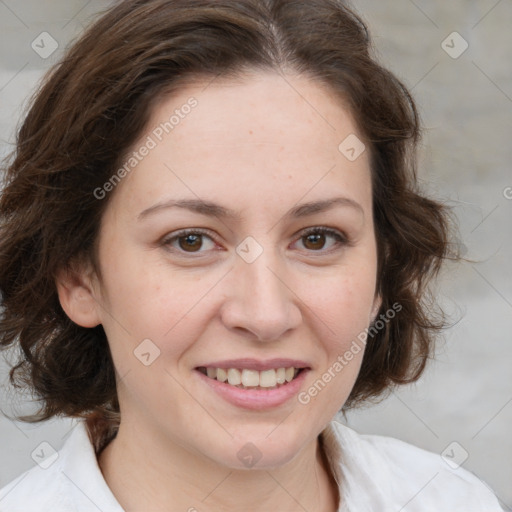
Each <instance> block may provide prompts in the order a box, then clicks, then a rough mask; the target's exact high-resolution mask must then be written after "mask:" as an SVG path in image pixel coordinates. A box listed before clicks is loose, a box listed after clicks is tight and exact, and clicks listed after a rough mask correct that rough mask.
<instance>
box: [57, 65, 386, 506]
mask: <svg viewBox="0 0 512 512" xmlns="http://www.w3.org/2000/svg"><path fill="white" fill-rule="evenodd" d="M207 83H209V85H208V86H206V84H207ZM192 96H193V97H194V98H196V99H197V101H198V105H197V106H196V107H195V108H194V109H193V110H192V111H191V113H190V114H188V115H187V116H186V117H185V118H184V119H183V120H180V123H179V124H178V125H177V126H175V128H174V130H173V131H172V133H170V134H169V135H166V136H165V137H164V138H163V140H162V141H161V142H159V144H158V145H157V146H156V147H155V148H154V149H152V150H151V151H150V152H149V154H148V155H147V156H146V157H145V158H144V159H143V160H142V161H141V162H140V163H139V164H138V165H137V167H136V168H135V170H134V171H133V172H131V173H130V174H129V175H128V176H126V177H125V178H124V179H123V181H122V182H121V183H120V184H119V185H118V186H117V188H116V190H115V191H114V193H113V194H112V197H110V198H109V201H110V202H109V205H108V207H107V209H106V212H105V214H104V217H103V219H102V227H101V233H100V239H99V262H100V268H101V279H100V278H99V277H98V276H96V275H95V274H94V272H92V271H91V270H90V269H87V268H84V269H83V270H82V271H81V272H79V273H75V274H73V275H70V274H69V273H67V274H65V275H62V276H61V277H60V278H59V282H58V289H59V296H60V299H61V303H62V305H63V307H64V309H65V311H66V312H67V314H68V315H69V316H70V318H71V319H72V320H74V321H75V322H76V323H78V324H80V325H83V326H88V327H90V326H94V325H98V324H99V323H101V324H102V325H103V327H104V329H105V331H106V334H107V337H108V340H109V344H110V347H111V351H112V356H113V360H114V365H115V368H116V371H117V374H118V394H119V402H120V407H121V417H122V421H121V426H120V429H119V433H118V435H117V437H116V439H115V440H114V441H112V442H111V443H110V444H109V446H108V447H107V448H106V449H105V450H104V451H103V452H102V454H101V456H100V457H99V463H100V467H101V469H102V471H103V474H104V476H105V479H106V481H107V483H108V485H109V486H110V488H111V489H112V492H113V493H114V495H115V496H116V498H117V499H118V501H119V502H120V503H121V505H122V506H123V507H124V508H125V510H127V511H131V510H166V511H168V510H173V511H174V510H176V511H178V510H179V511H183V510H190V509H193V508H195V509H197V510H198V511H200V512H203V511H214V510H215V511H218V510H236V511H238V510H251V511H253V512H258V511H259V510H262V511H263V510H265V511H267V510H269V509H273V510H280V511H292V510H297V509H299V508H301V507H304V508H305V509H306V510H308V511H323V512H325V511H335V510H337V506H338V499H339V497H338V495H337V490H336V485H335V483H334V482H333V480H332V477H331V476H330V474H329V472H328V470H327V467H326V464H325V463H324V462H323V459H322V457H321V453H320V450H319V446H318V441H317V438H318V435H319V433H320V432H321V431H322V430H323V429H324V428H325V426H326V425H327V424H328V423H329V421H331V420H332V418H333V417H334V415H335V414H336V413H337V412H338V411H339V409H340V408H341V407H342V406H343V404H344V403H345V401H346V399H347V397H348V396H349V394H350V391H351V389H352V387H353V385H354V382H355V380H356V377H357V374H358V371H359V368H360V364H361V360H362V355H363V351H361V352H359V353H358V354H357V355H355V356H354V358H353V359H352V361H351V362H350V363H349V364H348V365H347V366H346V367H344V368H343V370H342V371H341V372H339V373H338V374H337V375H336V377H335V378H334V379H332V380H331V382H329V383H328V385H327V386H326V387H325V388H324V389H323V390H322V391H321V392H320V393H319V394H318V395H317V396H316V397H314V398H312V399H311V401H310V402H309V403H308V404H303V403H300V402H299V400H298V399H297V397H293V398H292V399H290V400H288V401H287V402H286V403H285V404H283V405H280V406H278V407H274V408H269V409H266V410H260V411H251V410H246V409H243V408H240V407H237V406H234V405H233V404H231V403H229V402H227V401H225V400H224V399H223V398H222V397H220V396H219V395H218V394H217V393H216V392H214V391H213V390H212V389H210V387H209V386H207V385H205V383H204V382H203V381H202V380H201V379H200V378H198V375H197V372H196V370H195V368H196V367H197V366H199V365H201V364H204V363H207V362H210V361H211V362H213V361H219V360H225V359H235V358H247V357H248V358H255V359H259V360H261V359H270V358H277V357H285V358H294V359H300V360H303V361H307V363H308V365H309V367H310V371H309V372H308V374H307V375H306V380H305V382H304V385H303V386H302V387H301V391H304V390H307V388H309V387H310V386H311V384H312V383H313V382H315V381H316V380H317V379H318V378H319V377H321V375H322V374H323V373H324V372H325V371H326V370H327V369H328V368H329V367H331V366H332V364H333V362H334V361H336V358H337V357H338V356H339V355H340V354H343V353H344V352H345V351H346V350H347V349H349V347H350V345H351V343H352V341H353V340H354V339H356V337H357V335H358V334H359V333H361V332H362V331H363V330H364V329H365V328H366V327H367V326H368V325H369V323H370V322H371V320H372V318H373V317H374V316H375V314H376V313H377V310H378V307H379V305H380V298H379V297H377V296H376V295H375V285H376V268H377V255H376V243H375V234H374V226H373V221H372V193H371V181H370V168H369V159H368V154H367V153H368V152H367V151H365V152H364V153H363V154H362V155H361V156H360V157H359V158H357V159H356V160H355V161H349V160H348V159H347V158H345V156H344V155H343V154H342V153H341V152H340V151H339V150H338V146H339V144H340V143H341V142H342V141H343V140H344V139H345V138H346V137H347V136H348V135H350V134H356V135H358V134H359V132H358V130H357V128H356V126H355V123H354V121H353V119H352V117H351V116H350V114H349V112H348V111H347V109H346V108H344V106H343V105H342V103H341V101H340V99H339V97H335V96H334V94H333V93H332V92H331V91H330V90H329V89H327V88H326V87H325V86H324V85H321V84H319V83H318V82H316V81H314V80H312V79H310V78H307V77H305V76H297V75H292V74H289V75H287V76H286V77H283V76H280V75H278V74H273V73H264V72H257V73H256V72H254V73H252V74H247V75H244V76H243V77H242V78H240V79H238V80H236V81H235V80H233V79H232V80H230V81H228V80H225V81H221V80H219V79H216V80H215V81H213V82H211V80H209V81H207V82H200V81H197V82H196V83H194V84H191V85H188V86H187V87H186V88H184V89H182V90H181V92H180V93H179V94H175V95H174V96H172V97H170V98H165V99H163V100H162V101H160V102H159V103H158V104H157V106H156V107H155V109H154V111H153V112H152V118H151V122H150V123H149V125H148V127H149V128H148V130H147V132H145V133H144V134H142V136H141V138H140V143H137V144H135V145H134V148H133V149H134V150H135V149H137V148H138V147H140V144H141V143H143V142H144V141H145V140H146V138H147V136H148V135H150V134H151V130H152V129H154V127H156V126H158V125H159V124H160V123H161V122H163V121H165V120H168V119H169V116H170V115H171V114H172V112H173V111H174V110H175V109H177V108H178V109H179V108H180V107H181V106H182V105H184V104H185V103H186V102H187V100H188V99H189V98H190V97H192ZM359 138H361V139H362V136H361V135H359ZM334 197H343V198H348V199H350V200H351V201H354V202H356V203H357V204H358V205H359V207H355V206H350V205H347V204H344V205H338V206H335V207H333V208H331V209H329V210H326V211H320V212H316V213H312V214H310V215H308V216H305V217H300V218H289V217H287V216H286V215H285V214H286V213H287V212H289V211H290V210H291V209H292V208H293V207H295V206H297V205H300V204H304V203H307V202H312V201H322V200H325V199H330V198H334ZM198 198H200V199H202V200H208V201H212V202H215V203H218V204H220V205H222V206H223V207H225V208H229V209H231V210H234V211H236V212H238V214H239V218H238V219H228V218H226V219H219V218H216V217H213V216H211V215H210V216H208V215H204V214H199V213H196V212H192V211H189V210H186V209H182V208H170V207H169V208H166V207H159V208H153V207H154V206H155V205H157V204H161V203H165V202H166V201H169V200H175V199H198ZM148 209H152V210H151V211H150V212H148V213H145V214H143V215H141V213H142V212H144V211H146V210H148ZM319 226H327V227H329V228H332V229H334V230H335V231H337V232H339V233H340V234H342V235H343V236H344V237H346V238H347V239H348V243H340V242H338V241H337V239H336V238H334V237H332V236H331V235H326V236H325V238H323V237H320V242H318V241H317V243H316V244H315V243H313V244H311V243H310V241H309V239H308V238H307V237H306V236H304V234H303V231H304V230H305V229H306V228H315V227H319ZM185 228H201V229H203V230H207V231H208V233H209V234H210V235H209V236H210V238H209V237H208V236H206V237H203V238H202V245H201V243H199V244H198V245H199V249H198V251H199V252H192V253H191V252H187V251H185V250H183V245H180V240H181V243H182V244H183V241H184V239H183V238H181V239H176V238H174V239H172V236H173V234H175V233H176V232H178V230H181V229H185ZM247 236H251V237H253V238H254V239H255V240H256V241H257V243H258V244H259V245H260V246H261V247H262V248H263V253H262V254H261V255H260V256H259V257H258V258H257V259H256V260H255V261H254V262H252V263H247V262H246V261H244V259H242V258H241V257H240V256H239V255H238V254H237V252H236V248H237V246H238V244H240V242H242V241H243V240H244V239H245V238H246V237H247ZM171 239H172V240H171ZM199 240H201V239H200V238H199ZM196 242H197V239H196ZM185 247H188V245H186V244H185ZM194 247H196V249H197V246H194ZM144 339H150V340H152V343H154V344H155V345H156V346H157V347H158V349H159V350H160V355H159V357H157V358H156V359H155V360H154V362H152V364H150V365H149V366H145V365H144V364H142V363H141V362H140V360H139V359H137V358H136V357H135V356H134V350H135V349H136V348H137V346H138V345H139V344H140V343H141V341H142V340H144ZM249 442H250V443H253V444H254V445H255V446H256V447H257V449H258V451H259V453H260V454H261V459H260V460H259V461H258V463H257V464H256V465H255V466H253V467H252V468H251V469H250V470H249V469H247V468H246V467H244V465H243V464H242V463H241V461H240V460H239V458H238V457H237V453H238V451H239V450H240V449H241V448H242V447H243V446H244V445H246V443H249ZM298 504H300V505H298ZM170 506H172V508H169V507H170Z"/></svg>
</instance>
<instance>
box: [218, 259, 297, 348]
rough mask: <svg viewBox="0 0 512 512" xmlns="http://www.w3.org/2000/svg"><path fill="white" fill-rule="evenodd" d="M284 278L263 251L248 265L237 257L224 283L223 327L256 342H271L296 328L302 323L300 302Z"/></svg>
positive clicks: (283, 274) (282, 273) (276, 265)
mask: <svg viewBox="0 0 512 512" xmlns="http://www.w3.org/2000/svg"><path fill="white" fill-rule="evenodd" d="M286 276H287V273H286V272H285V271H284V270H283V269H282V268H280V267H279V265H278V264H277V261H276V260H275V259H274V258H270V257H268V256H266V255H265V252H264V253H263V254H262V255H261V256H260V257H259V258H258V259H257V260H256V261H254V262H252V263H247V262H245V261H243V260H242V259H241V258H239V259H238V260H237V261H236V263H235V267H234V269H233V271H232V272H230V279H229V282H228V283H226V285H227V286H228V287H229V290H228V292H227V298H226V300H225V301H224V303H223V305H222V308H221V319H222V322H223V324H224V325H225V326H226V327H227V328H228V329H230V330H236V331H239V332H243V333H245V334H246V335H250V336H251V337H253V338H256V339H257V340H258V341H275V340H278V339H280V338H282V337H283V336H284V335H285V334H287V333H288V332H289V331H292V330H293V329H295V328H297V327H298V326H299V325H300V323H301V322H302V314H301V311H300V307H299V304H300V300H299V298H298V297H297V296H296V295H295V293H294V292H293V284H292V283H287V279H286ZM288 280H289V279H288Z"/></svg>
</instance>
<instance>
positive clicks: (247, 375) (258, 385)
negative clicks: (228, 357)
mask: <svg viewBox="0 0 512 512" xmlns="http://www.w3.org/2000/svg"><path fill="white" fill-rule="evenodd" d="M196 370H197V371H198V372H200V373H202V374H203V375H205V376H206V377H207V378H209V379H211V380H214V381H217V382H222V383H224V384H228V385H229V386H232V387H235V388H238V389H246V390H262V391H264V390H268V391H270V390H273V389H278V388H280V387H283V386H286V385H287V384H289V383H290V382H292V381H293V380H295V379H296V378H297V377H298V376H299V375H300V374H301V373H303V372H304V371H305V370H307V368H306V367H295V366H281V367H276V368H268V369H265V370H257V369H253V368H242V367H238V368H236V367H235V368H220V367H216V366H199V367H198V368H196Z"/></svg>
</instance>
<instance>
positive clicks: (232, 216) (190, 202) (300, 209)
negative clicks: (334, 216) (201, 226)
mask: <svg viewBox="0 0 512 512" xmlns="http://www.w3.org/2000/svg"><path fill="white" fill-rule="evenodd" d="M336 206H349V207H351V208H354V209H355V210H357V211H359V212H360V213H361V214H362V216H363V217H364V209H363V207H362V206H361V205H360V204H359V203H358V202H356V201H354V200H353V199H349V198H348V197H333V198H331V199H324V200H321V201H310V202H308V203H303V204H301V205H298V206H294V207H293V208H292V209H291V210H290V211H288V212H287V213H286V214H285V215H284V216H283V217H284V218H300V217H307V216H309V215H314V214H315V213H321V212H325V211H327V210H331V209H332V208H335V207H336ZM169 208H183V209H185V210H190V211H192V212H194V213H198V214H200V215H206V216H209V217H216V218H218V219H226V220H228V219H229V220H233V221H239V220H240V218H241V215H240V213H239V212H236V211H234V210H230V209H228V208H225V207H224V206H221V205H220V204H217V203H214V202H211V201H205V200H203V199H175V200H170V201H165V202H162V203H157V204H155V205H153V206H150V207H149V208H147V209H146V210H144V211H142V212H141V213H140V214H139V215H138V217H137V218H138V220H142V219H144V218H146V217H148V216H149V215H151V214H154V213H156V212H159V211H161V210H167V209H169Z"/></svg>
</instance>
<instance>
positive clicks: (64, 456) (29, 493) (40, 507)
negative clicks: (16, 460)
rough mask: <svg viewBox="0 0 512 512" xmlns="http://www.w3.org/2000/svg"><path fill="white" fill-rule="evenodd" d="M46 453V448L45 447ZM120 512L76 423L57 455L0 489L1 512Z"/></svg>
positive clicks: (45, 455)
mask: <svg viewBox="0 0 512 512" xmlns="http://www.w3.org/2000/svg"><path fill="white" fill-rule="evenodd" d="M47 449H49V447H47ZM98 509H99V510H102V511H104V512H122V508H121V507H120V505H119V504H118V503H117V501H116V500H115V498H114V496H113V495H112V493H111V491H110V489H109V488H108V486H107V484H106V482H105V480H104V479H103V476H102V474H101V470H100V468H99V466H98V463H97V459H96V454H95V452H94V448H93V446H92V444H91V441H90V439H89V436H88V434H87V430H86V427H85V425H84V424H83V423H79V424H78V425H77V426H76V427H75V428H74V431H73V433H72V434H71V436H70V437H69V439H68V440H67V441H66V443H65V444H64V446H63V447H62V449H61V450H59V451H58V452H55V451H52V453H51V454H49V453H45V448H44V447H43V448H41V463H40V464H39V465H36V466H34V467H33V468H32V469H30V470H28V471H26V472H25V473H23V474H22V475H20V476H19V477H18V478H16V479H15V480H13V481H12V482H11V483H9V484H8V485H7V486H5V487H4V488H2V489H0V511H1V512H27V511H30V512H43V511H44V512H46V511H48V510H51V511H52V512H78V511H79V512H88V511H91V512H92V511H94V512H97V511H98Z"/></svg>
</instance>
